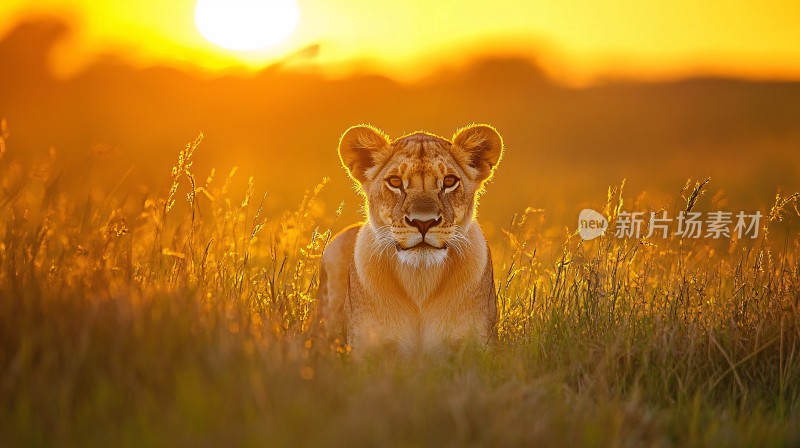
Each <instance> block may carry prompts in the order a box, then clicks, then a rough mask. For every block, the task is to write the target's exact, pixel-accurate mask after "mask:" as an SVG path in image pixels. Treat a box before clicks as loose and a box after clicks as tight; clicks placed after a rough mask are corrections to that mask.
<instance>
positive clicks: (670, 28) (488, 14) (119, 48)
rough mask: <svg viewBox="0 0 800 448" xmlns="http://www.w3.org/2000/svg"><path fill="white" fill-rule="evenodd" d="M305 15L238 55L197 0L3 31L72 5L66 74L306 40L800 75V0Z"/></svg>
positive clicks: (350, 5)
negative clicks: (199, 22)
mask: <svg viewBox="0 0 800 448" xmlns="http://www.w3.org/2000/svg"><path fill="white" fill-rule="evenodd" d="M297 3H298V5H299V8H300V14H301V17H300V22H299V26H298V28H297V29H296V31H295V32H294V33H293V34H292V35H291V36H290V37H289V38H288V39H287V40H286V41H284V42H283V43H282V44H280V45H278V46H276V47H273V48H271V49H269V50H266V51H261V52H249V53H236V52H232V51H229V50H224V49H221V48H219V47H216V46H215V45H213V44H211V43H209V42H207V41H206V40H205V39H204V38H203V37H202V36H201V35H200V34H199V32H198V31H197V29H196V27H195V24H194V6H195V1H194V0H169V1H164V0H127V1H98V0H72V1H54V0H39V1H24V0H2V2H0V34H4V33H5V32H6V31H7V30H8V29H9V28H10V27H11V26H13V23H14V22H15V21H16V20H17V19H18V18H19V17H21V16H23V15H24V14H25V12H30V11H35V12H40V13H42V12H44V13H51V12H52V13H57V14H67V15H68V16H69V17H72V18H73V19H74V20H76V23H77V24H78V29H77V33H76V36H75V37H74V39H73V40H72V41H71V42H69V43H68V44H67V45H65V46H64V47H63V48H61V49H59V52H58V53H56V55H55V56H54V58H55V64H56V66H57V67H56V68H57V70H58V71H59V72H61V73H63V74H68V73H69V72H70V71H75V70H77V69H79V67H80V66H81V64H84V63H86V61H88V60H90V58H91V56H92V55H95V54H97V53H99V52H108V51H112V52H120V53H121V54H124V55H125V57H128V58H132V59H133V60H134V61H135V62H138V63H141V64H152V63H164V62H167V63H188V64H192V65H198V66H201V67H204V68H208V69H219V68H230V67H235V66H240V65H242V64H245V65H247V66H250V67H259V66H263V65H265V64H267V63H269V62H272V61H275V60H276V59H279V58H281V57H284V56H285V55H287V54H290V53H292V52H293V51H297V50H299V49H301V48H304V47H306V46H308V45H312V44H316V43H319V44H321V52H320V53H319V55H318V56H317V58H318V59H317V60H318V61H319V62H320V63H321V64H324V65H325V66H327V67H332V68H333V69H339V70H341V69H342V68H343V67H348V66H349V65H350V64H351V63H353V62H354V61H355V62H357V63H360V64H361V65H364V64H369V65H370V66H371V67H373V68H376V69H380V70H383V71H385V72H386V73H387V74H389V75H392V76H396V77H398V78H414V77H416V76H422V75H424V74H426V73H428V72H429V71H431V70H432V69H434V68H435V67H436V66H437V65H439V64H441V63H449V64H457V63H459V62H460V61H463V59H464V57H465V56H468V55H470V54H471V53H487V52H489V50H491V49H498V48H499V49H501V50H502V51H504V52H516V53H519V52H529V53H531V54H536V55H539V58H540V59H541V60H542V62H544V63H545V65H546V67H547V69H548V70H549V71H550V72H552V73H553V74H554V75H555V76H557V77H559V78H560V79H562V80H565V81H566V82H570V83H576V84H581V83H586V82H591V81H592V80H593V79H596V78H601V77H604V76H629V77H637V78H671V77H676V76H682V75H687V74H692V73H707V74H722V75H732V76H744V77H753V78H769V77H781V78H792V79H800V25H799V24H800V1H797V0H762V1H759V2H756V1H751V0H727V1H722V0H694V1H693V0H672V1H643V0H616V1H611V0H603V1H601V0H575V1H569V0H567V1H565V0H529V1H512V0H492V1H482V0H459V1H456V0H403V1H391V2H390V1H385V2H383V1H375V0H366V1H365V0H334V1H331V0H297Z"/></svg>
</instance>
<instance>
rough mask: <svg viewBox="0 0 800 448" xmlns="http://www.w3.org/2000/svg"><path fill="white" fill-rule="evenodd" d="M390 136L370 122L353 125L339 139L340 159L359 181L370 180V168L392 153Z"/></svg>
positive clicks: (351, 174) (351, 175)
mask: <svg viewBox="0 0 800 448" xmlns="http://www.w3.org/2000/svg"><path fill="white" fill-rule="evenodd" d="M389 145H390V142H389V137H388V136H387V135H386V134H384V133H383V132H382V131H381V130H380V129H378V128H375V127H373V126H370V125H368V124H361V125H358V126H353V127H351V128H350V129H348V130H347V131H345V133H344V134H342V138H341V140H339V159H341V161H342V165H344V167H345V168H347V172H348V173H349V174H350V177H352V178H353V179H354V180H356V181H357V182H358V183H362V184H363V183H364V182H366V181H367V180H369V178H370V175H372V174H373V173H370V169H371V168H374V167H375V166H376V165H379V164H382V162H383V161H384V158H385V157H386V156H387V155H388V154H389V153H390V151H389Z"/></svg>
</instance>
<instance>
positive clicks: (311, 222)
mask: <svg viewBox="0 0 800 448" xmlns="http://www.w3.org/2000/svg"><path fill="white" fill-rule="evenodd" d="M7 135H8V134H7V131H6V128H5V125H3V126H2V136H0V179H2V192H0V372H2V373H1V374H0V445H2V446H137V447H139V446H236V445H244V446H308V445H332V446H340V445H376V444H387V445H404V446H418V445H431V446H465V445H483V444H491V445H531V444H534V443H541V444H544V445H551V446H581V445H583V446H709V445H710V446H716V445H726V446H787V445H791V444H795V443H798V442H800V439H799V438H798V436H799V435H800V432H799V430H800V423H799V421H798V415H800V414H799V413H798V411H800V409H798V405H799V404H800V403H799V402H798V397H800V388H799V385H800V377H798V375H800V358H799V357H800V327H799V326H798V300H799V298H800V271H799V270H798V269H799V268H798V244H799V243H800V239H798V237H797V232H796V231H795V232H792V231H791V226H787V225H786V221H791V220H796V216H797V215H798V213H797V205H796V203H797V199H798V196H797V195H792V196H785V197H784V196H778V197H777V199H776V202H775V206H774V207H773V208H772V210H770V211H769V213H767V214H766V215H767V217H768V219H766V220H765V221H764V222H763V223H762V224H763V228H762V229H761V232H760V236H759V237H758V238H757V239H755V240H741V241H736V240H734V241H709V240H703V239H696V240H695V239H681V238H678V237H674V236H672V237H670V238H667V239H652V240H649V239H645V238H641V239H627V240H626V239H617V238H614V237H612V236H611V235H606V236H603V237H601V238H599V239H597V240H594V241H582V240H581V239H580V238H579V237H577V236H576V234H575V233H574V232H572V230H574V229H567V231H565V233H564V238H561V239H560V240H552V239H550V240H548V239H547V238H545V237H544V236H543V235H544V232H543V231H542V229H543V226H545V224H546V222H545V219H544V215H543V214H542V212H541V211H540V210H532V209H528V210H526V211H525V212H523V213H522V214H520V215H518V216H515V217H514V218H513V219H512V221H511V223H510V224H509V226H508V227H507V228H506V229H505V231H504V234H503V235H504V237H503V239H498V240H497V241H492V242H491V245H492V249H493V252H494V257H495V264H496V266H495V280H496V284H497V285H496V286H497V290H498V300H499V303H498V309H499V312H500V319H499V324H498V331H499V335H500V338H499V342H498V343H497V344H496V345H495V346H493V347H491V348H489V349H488V350H480V349H476V348H474V347H464V348H463V349H462V350H461V351H460V352H457V353H452V354H450V355H448V356H446V357H445V358H444V359H429V358H425V359H414V360H397V359H382V358H380V357H377V358H370V359H368V360H365V361H362V362H356V361H354V360H352V359H351V357H350V354H349V347H347V346H346V345H345V344H343V343H342V342H341V341H328V340H324V339H322V338H320V337H319V336H318V335H317V334H316V333H315V331H314V317H313V316H314V313H313V310H314V297H315V291H316V288H317V279H318V260H319V257H320V254H321V253H322V251H323V250H324V247H325V245H326V243H327V242H328V241H329V239H330V238H331V229H322V228H319V226H318V225H317V224H316V222H315V219H314V215H315V213H314V212H315V208H316V207H317V206H318V203H317V201H318V200H317V194H318V193H319V190H320V189H321V188H322V187H323V186H324V184H325V182H323V183H322V184H321V185H319V186H318V187H317V188H315V189H314V190H311V191H309V192H308V193H307V195H306V197H305V198H304V199H303V201H302V202H301V204H300V205H299V206H298V207H297V209H295V210H292V211H288V212H285V213H283V214H278V215H276V214H274V212H271V211H268V210H265V209H264V206H263V197H259V196H256V194H255V190H256V188H255V183H254V180H253V179H252V178H251V179H249V180H248V182H247V185H248V186H247V190H246V194H245V195H244V197H236V195H235V194H234V193H233V189H232V188H231V186H232V185H234V184H235V183H236V182H239V181H238V180H237V178H236V176H235V174H236V170H235V169H234V170H232V171H230V173H229V174H228V175H226V176H219V175H218V174H217V173H216V172H215V171H212V172H211V173H210V174H209V175H208V176H200V175H198V174H197V173H195V172H194V171H193V163H192V157H193V155H194V152H195V150H197V149H198V146H199V145H200V142H201V138H198V139H197V140H195V141H194V142H192V143H190V144H189V145H187V147H186V148H185V149H184V150H183V151H181V152H180V155H179V159H178V162H177V163H176V165H175V167H173V169H172V171H171V183H170V186H169V188H168V189H167V191H166V192H164V194H161V195H152V194H146V193H144V194H141V195H139V196H137V195H135V194H128V195H124V194H122V193H121V190H122V189H121V188H119V185H109V186H108V188H106V189H105V190H104V191H105V193H98V192H95V193H93V194H90V195H89V198H88V200H87V199H86V196H82V195H81V194H79V193H78V192H77V190H75V189H73V187H71V186H70V185H67V184H63V183H62V182H61V180H60V179H63V177H60V176H58V175H57V174H56V173H55V172H56V170H55V169H53V168H52V166H44V167H39V168H38V169H37V170H35V171H36V172H33V171H31V172H25V171H24V170H23V168H22V167H21V166H20V165H18V164H16V163H14V162H13V161H10V160H8V159H7V158H5V154H6V151H5V142H6V138H7ZM707 183H708V181H707V180H706V181H705V182H699V183H696V184H695V186H694V188H691V184H689V183H687V186H686V187H685V188H684V190H683V191H682V192H681V193H680V194H681V195H682V196H683V198H682V199H679V200H677V201H676V202H675V204H674V205H673V206H672V207H673V208H674V209H682V210H691V209H692V208H694V207H695V206H696V205H697V204H698V202H699V201H702V193H703V191H704V189H705V188H706V186H707ZM623 185H624V184H623ZM622 209H623V196H622V186H620V187H618V188H615V189H609V193H608V201H607V204H606V207H605V210H604V211H603V212H604V214H605V215H606V216H607V217H608V218H609V219H610V221H611V222H612V223H613V222H614V220H615V219H616V218H617V216H618V214H619V212H620V210H622ZM340 211H341V207H340V208H339V211H337V215H338V213H339V212H340ZM334 223H335V224H334V226H333V227H335V228H336V227H341V226H343V225H345V224H347V223H339V222H337V221H334Z"/></svg>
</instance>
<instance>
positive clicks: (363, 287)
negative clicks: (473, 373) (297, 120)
mask: <svg viewBox="0 0 800 448" xmlns="http://www.w3.org/2000/svg"><path fill="white" fill-rule="evenodd" d="M502 151H503V142H502V139H501V137H500V135H499V134H497V131H495V130H494V128H492V127H490V126H487V125H474V126H470V127H467V128H465V129H462V130H460V131H458V132H457V133H456V134H455V135H454V137H453V139H452V140H447V139H444V138H442V137H438V136H435V135H432V134H428V133H424V132H417V133H414V134H410V135H407V136H404V137H401V138H398V139H396V140H394V141H390V140H389V138H388V137H387V136H386V135H385V134H383V133H382V132H381V131H379V130H377V129H375V128H373V127H371V126H363V125H362V126H355V127H353V128H350V129H349V130H348V131H347V132H345V134H344V135H343V136H342V139H341V141H340V145H339V155H340V157H341V160H342V164H343V165H344V166H345V168H346V169H347V170H348V173H349V174H350V175H351V177H352V178H353V179H354V180H355V181H356V182H357V183H358V186H359V188H360V191H361V193H362V194H363V195H364V197H365V202H366V203H365V205H366V207H365V210H366V215H367V220H366V222H365V223H364V224H362V225H360V226H359V225H356V226H352V227H349V228H347V229H345V230H344V231H342V232H341V233H340V234H339V235H337V236H336V237H334V238H333V240H331V242H330V244H329V245H328V247H326V249H325V251H324V253H323V255H322V262H321V276H320V281H321V284H320V290H319V295H318V313H319V316H318V317H319V321H320V323H322V324H323V327H324V328H325V329H326V330H327V332H328V333H329V334H332V335H344V336H345V337H346V340H347V342H348V344H350V345H351V346H352V347H353V349H354V350H356V351H362V350H367V349H370V348H376V347H389V348H392V349H394V350H396V351H398V352H400V353H403V354H412V353H416V352H433V351H437V350H440V349H442V348H444V347H447V346H449V345H452V344H454V343H458V342H460V341H462V340H465V339H472V340H475V341H478V342H479V343H486V342H488V341H490V340H492V339H493V338H495V337H496V328H495V322H496V314H497V308H496V297H495V289H494V279H493V272H492V262H491V254H490V252H489V248H488V246H487V244H486V239H485V238H484V236H483V233H482V232H481V229H480V226H479V225H478V224H477V222H476V220H475V215H476V206H477V198H478V196H479V195H480V193H481V192H482V190H483V186H484V183H485V182H486V181H487V180H488V179H490V178H491V176H492V174H493V172H494V168H495V167H496V165H497V163H498V162H499V160H500V158H501V156H502ZM392 178H394V180H393V182H390V180H391V179H392ZM448 178H450V180H451V181H452V178H456V179H457V182H456V185H455V186H453V187H447V186H446V184H445V181H446V179H448ZM398 179H399V180H398ZM400 181H402V185H399V186H393V183H394V184H399V183H400Z"/></svg>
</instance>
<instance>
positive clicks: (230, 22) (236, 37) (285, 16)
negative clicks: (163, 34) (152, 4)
mask: <svg viewBox="0 0 800 448" xmlns="http://www.w3.org/2000/svg"><path fill="white" fill-rule="evenodd" d="M194 21H195V23H196V24H197V29H198V31H200V34H202V35H203V37H205V38H206V39H207V40H208V41H210V42H212V43H214V44H216V45H219V46H220V47H223V48H227V49H229V50H235V51H252V50H263V49H266V48H269V47H272V46H274V45H277V44H279V43H280V42H282V41H283V40H284V39H286V38H287V37H289V35H290V34H292V31H294V30H295V28H296V27H297V23H298V22H299V21H300V10H299V8H298V7H297V3H295V1H294V0H198V1H197V7H196V8H195V11H194Z"/></svg>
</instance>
